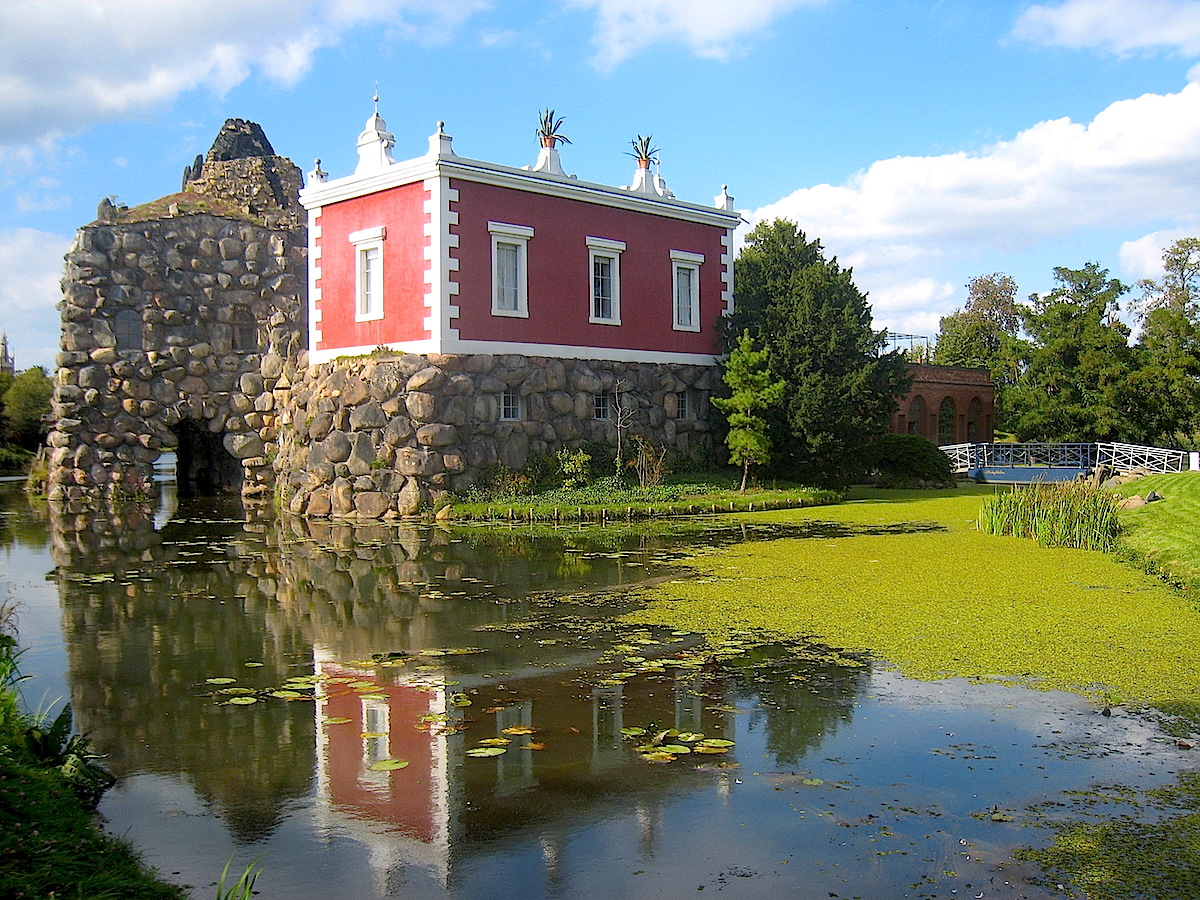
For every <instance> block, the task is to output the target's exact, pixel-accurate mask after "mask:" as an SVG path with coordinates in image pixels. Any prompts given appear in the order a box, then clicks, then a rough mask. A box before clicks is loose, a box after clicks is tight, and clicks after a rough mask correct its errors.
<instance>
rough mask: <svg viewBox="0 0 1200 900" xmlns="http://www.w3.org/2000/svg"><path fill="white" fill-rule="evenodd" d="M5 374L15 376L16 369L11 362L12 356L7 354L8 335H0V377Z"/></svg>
mask: <svg viewBox="0 0 1200 900" xmlns="http://www.w3.org/2000/svg"><path fill="white" fill-rule="evenodd" d="M5 373H8V374H9V375H15V374H17V367H16V365H15V363H14V361H13V357H12V354H11V353H9V352H8V335H7V334H0V375H3V374H5Z"/></svg>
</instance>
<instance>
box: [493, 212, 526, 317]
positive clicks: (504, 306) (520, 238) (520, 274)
mask: <svg viewBox="0 0 1200 900" xmlns="http://www.w3.org/2000/svg"><path fill="white" fill-rule="evenodd" d="M488 231H489V232H491V235H492V315H494V316H518V317H522V318H525V317H528V315H529V276H528V271H529V266H528V253H529V248H528V244H529V239H530V238H531V237H533V229H532V228H528V227H526V226H524V225H510V224H508V223H505V222H488Z"/></svg>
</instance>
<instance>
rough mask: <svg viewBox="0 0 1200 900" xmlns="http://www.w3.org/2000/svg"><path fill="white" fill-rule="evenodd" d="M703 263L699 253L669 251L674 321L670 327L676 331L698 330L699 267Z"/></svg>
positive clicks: (702, 257) (701, 255) (702, 256)
mask: <svg viewBox="0 0 1200 900" xmlns="http://www.w3.org/2000/svg"><path fill="white" fill-rule="evenodd" d="M703 262H704V255H703V254H701V253H689V252H688V251H686V250H672V251H671V269H672V275H671V284H672V290H673V292H674V319H673V321H672V323H671V325H672V327H673V328H674V329H675V330H676V331H699V330H700V265H701V264H702V263H703Z"/></svg>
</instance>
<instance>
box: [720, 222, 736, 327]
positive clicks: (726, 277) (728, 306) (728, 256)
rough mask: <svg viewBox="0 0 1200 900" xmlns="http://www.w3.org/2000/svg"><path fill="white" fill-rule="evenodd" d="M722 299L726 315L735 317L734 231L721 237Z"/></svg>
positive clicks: (729, 231) (729, 230)
mask: <svg viewBox="0 0 1200 900" xmlns="http://www.w3.org/2000/svg"><path fill="white" fill-rule="evenodd" d="M721 246H722V247H724V248H725V249H724V251H723V252H722V253H721V282H722V285H721V299H722V300H723V301H724V302H725V315H727V316H731V315H733V229H732V228H730V229H728V230H727V231H726V232H725V234H724V235H722V237H721Z"/></svg>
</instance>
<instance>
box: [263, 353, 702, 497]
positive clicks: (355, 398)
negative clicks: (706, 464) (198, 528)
mask: <svg viewBox="0 0 1200 900" xmlns="http://www.w3.org/2000/svg"><path fill="white" fill-rule="evenodd" d="M718 378H719V374H718V371H717V369H716V367H712V366H685V365H675V364H650V363H620V362H614V361H601V360H560V359H547V358H542V357H528V356H517V355H504V356H489V355H481V354H477V355H470V356H431V357H426V356H415V355H404V356H398V357H387V356H374V355H373V356H366V357H355V358H345V359H339V360H335V361H333V362H330V363H325V364H322V365H319V366H312V367H310V368H309V369H308V370H307V372H306V373H304V375H303V376H302V377H301V378H300V380H299V381H297V382H296V383H295V384H294V385H293V387H292V391H291V395H290V397H289V399H288V401H287V402H286V403H284V404H281V413H282V420H281V423H280V426H281V427H280V433H279V447H278V457H277V459H276V466H277V469H278V471H279V473H280V483H279V489H280V494H281V499H282V501H283V503H284V507H285V508H286V509H287V510H289V511H290V512H293V513H296V514H301V515H307V516H318V517H321V516H335V517H360V518H369V519H374V518H381V517H390V516H398V515H411V514H413V513H416V512H418V511H419V510H420V509H421V508H422V507H424V506H427V505H428V504H429V503H430V502H431V501H432V500H434V499H437V498H438V497H440V496H444V495H445V494H447V493H449V492H463V491H466V490H467V489H468V488H470V487H471V486H472V485H474V484H476V483H477V482H478V481H479V480H480V479H481V477H482V476H483V475H484V473H486V472H487V471H488V470H489V469H490V468H491V467H493V466H496V465H502V466H506V467H508V468H510V469H520V468H522V467H523V466H524V465H525V463H526V461H527V460H528V458H529V457H530V455H531V454H549V453H554V452H556V451H557V450H559V449H560V448H563V447H578V446H580V445H581V444H583V443H585V442H604V443H607V444H608V445H609V446H610V447H613V448H614V449H615V447H616V444H617V427H618V422H620V423H621V424H622V428H621V431H622V440H623V441H629V440H630V439H631V438H632V436H633V435H640V436H641V437H643V438H645V439H646V440H648V441H649V442H650V443H651V444H653V445H654V446H656V447H665V448H666V449H667V451H668V454H669V455H670V456H671V457H673V458H675V457H687V456H689V455H691V454H692V453H694V452H695V451H697V450H698V449H700V448H709V447H711V446H712V437H711V433H710V425H709V421H710V412H709V409H710V407H709V402H708V398H709V395H710V393H711V391H712V389H713V387H714V386H715V385H716V383H717V380H718ZM506 392H510V395H516V396H519V398H520V400H519V406H520V414H519V418H518V419H517V420H515V421H507V420H502V419H501V409H502V398H503V396H504V394H505V393H506ZM598 395H600V396H606V397H607V398H609V399H608V404H609V418H608V419H607V420H603V419H598V418H597V417H596V399H595V398H596V397H597V396H598Z"/></svg>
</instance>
